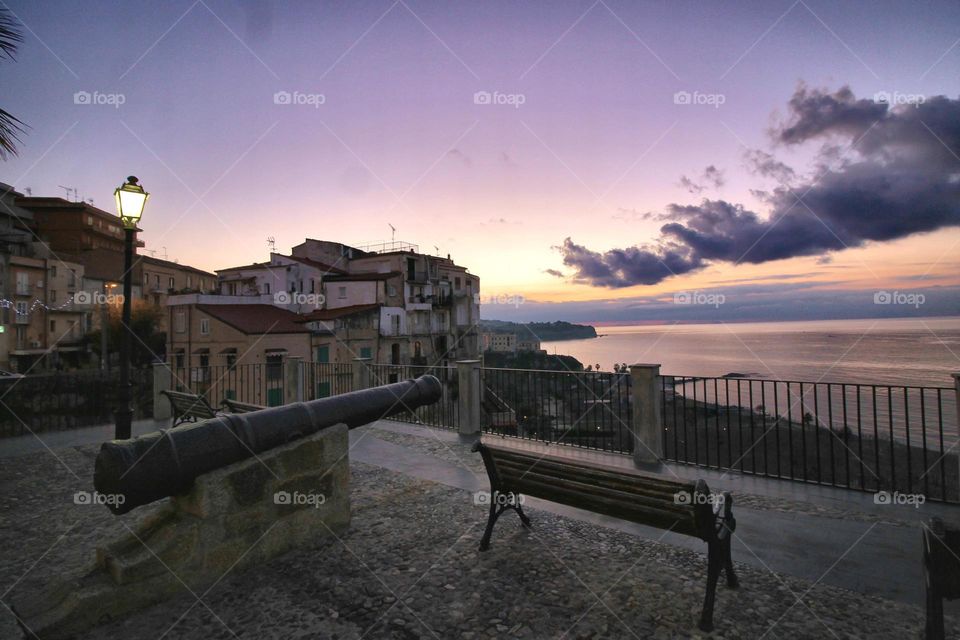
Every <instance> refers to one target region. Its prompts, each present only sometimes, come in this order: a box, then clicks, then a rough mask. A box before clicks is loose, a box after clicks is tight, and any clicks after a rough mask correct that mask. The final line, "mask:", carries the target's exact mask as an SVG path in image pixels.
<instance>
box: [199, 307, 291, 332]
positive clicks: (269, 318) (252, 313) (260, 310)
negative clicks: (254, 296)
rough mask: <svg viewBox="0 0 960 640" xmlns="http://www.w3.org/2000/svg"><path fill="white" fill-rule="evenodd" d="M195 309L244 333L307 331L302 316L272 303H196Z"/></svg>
mask: <svg viewBox="0 0 960 640" xmlns="http://www.w3.org/2000/svg"><path fill="white" fill-rule="evenodd" d="M197 309H198V310H200V311H202V312H204V313H206V314H207V315H209V316H212V317H214V318H216V319H217V320H220V321H221V322H223V323H225V324H228V325H230V326H231V327H233V328H234V329H236V330H237V331H240V332H242V333H246V334H260V333H309V329H307V328H305V327H304V326H303V324H301V323H299V322H298V320H300V319H301V318H302V317H303V316H300V315H298V314H296V313H294V312H292V311H287V310H286V309H281V308H280V307H275V306H273V305H272V304H198V305H197Z"/></svg>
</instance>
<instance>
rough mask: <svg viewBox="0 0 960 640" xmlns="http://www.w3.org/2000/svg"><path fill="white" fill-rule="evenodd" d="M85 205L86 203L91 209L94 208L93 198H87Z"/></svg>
mask: <svg viewBox="0 0 960 640" xmlns="http://www.w3.org/2000/svg"><path fill="white" fill-rule="evenodd" d="M87 203H88V204H89V205H90V206H91V207H92V206H94V204H93V198H87Z"/></svg>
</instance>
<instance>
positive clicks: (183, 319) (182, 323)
mask: <svg viewBox="0 0 960 640" xmlns="http://www.w3.org/2000/svg"><path fill="white" fill-rule="evenodd" d="M174 326H175V330H176V332H177V333H185V332H186V331H187V314H185V313H184V312H183V311H178V312H177V316H176V324H175V325H174Z"/></svg>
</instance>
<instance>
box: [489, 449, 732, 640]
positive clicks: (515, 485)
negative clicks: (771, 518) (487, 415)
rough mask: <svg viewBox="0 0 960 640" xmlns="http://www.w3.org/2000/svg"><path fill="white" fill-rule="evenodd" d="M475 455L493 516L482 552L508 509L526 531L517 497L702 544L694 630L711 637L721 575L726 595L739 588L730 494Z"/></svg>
mask: <svg viewBox="0 0 960 640" xmlns="http://www.w3.org/2000/svg"><path fill="white" fill-rule="evenodd" d="M473 450H474V451H479V452H480V455H481V456H482V457H483V462H484V465H485V466H486V468H487V475H488V476H489V478H490V494H491V495H490V515H489V517H488V519H487V528H486V530H485V531H484V533H483V539H482V540H481V541H480V550H481V551H486V550H487V549H488V548H489V547H490V536H491V535H492V533H493V527H494V524H495V523H496V521H497V518H499V517H500V515H501V514H502V513H503V512H504V511H505V510H507V509H513V510H514V511H516V512H517V515H518V516H520V521H521V523H522V524H523V526H525V527H529V526H530V520H529V518H527V516H526V514H524V512H523V507H522V504H521V500H520V499H519V496H520V495H527V496H534V497H536V498H541V499H543V500H549V501H551V502H557V503H560V504H564V505H568V506H571V507H577V508H580V509H584V510H587V511H592V512H594V513H599V514H603V515H607V516H612V517H615V518H620V519H622V520H627V521H630V522H636V523H638V524H643V525H648V526H651V527H656V528H658V529H665V530H669V531H674V532H676V533H681V534H684V535H688V536H693V537H696V538H700V539H701V540H703V541H704V542H706V543H707V590H706V595H705V596H704V601H703V610H702V612H701V615H700V624H699V626H700V629H702V630H703V631H710V630H712V629H713V604H714V599H715V594H716V586H717V580H718V578H719V576H720V571H721V570H723V571H724V572H725V573H726V576H727V585H728V586H729V587H733V588H735V587H737V586H738V584H739V583H738V581H737V576H736V574H735V573H734V570H733V559H732V557H731V554H730V541H731V536H732V534H733V531H734V529H735V528H736V521H735V520H734V518H733V513H732V507H733V501H732V499H731V497H730V494H729V493H724V494H723V496H722V499H721V498H720V497H718V496H712V495H711V494H710V490H709V488H708V487H707V484H706V483H705V482H704V481H703V480H697V481H696V482H687V481H683V480H679V479H673V478H668V477H665V476H661V475H655V474H649V473H642V472H639V471H635V470H632V469H620V468H617V467H614V466H605V465H600V464H596V463H594V462H591V461H586V460H577V459H570V458H565V457H562V456H558V455H553V454H549V455H548V454H544V453H542V452H540V451H535V450H523V449H520V448H512V447H510V446H505V445H494V444H490V443H489V442H477V443H476V444H475V445H474V447H473Z"/></svg>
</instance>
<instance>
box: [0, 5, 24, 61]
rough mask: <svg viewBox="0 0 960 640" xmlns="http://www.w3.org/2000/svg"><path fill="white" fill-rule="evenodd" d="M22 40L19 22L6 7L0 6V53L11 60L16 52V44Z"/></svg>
mask: <svg viewBox="0 0 960 640" xmlns="http://www.w3.org/2000/svg"><path fill="white" fill-rule="evenodd" d="M21 42H23V33H21V31H20V24H19V23H18V22H17V21H16V19H15V18H14V17H13V14H11V13H10V10H9V9H7V8H6V7H0V55H3V56H6V57H7V58H10V59H11V60H13V59H14V54H15V53H16V52H17V46H18V45H19V44H20V43H21Z"/></svg>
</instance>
